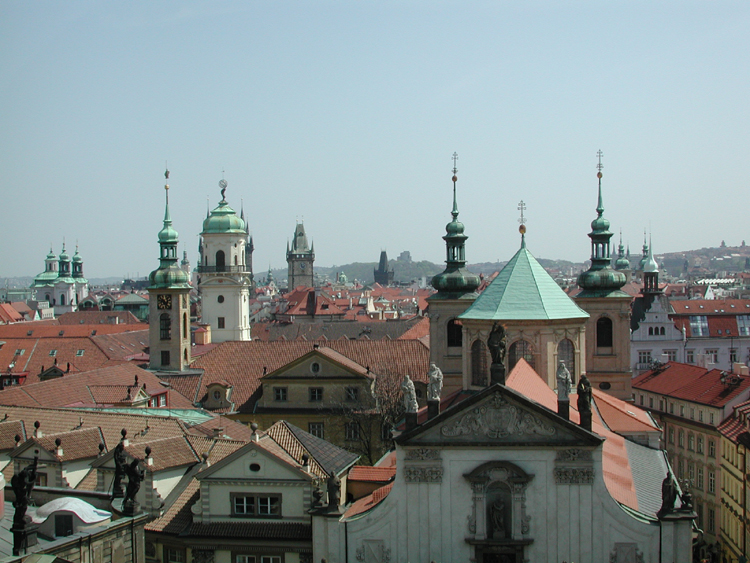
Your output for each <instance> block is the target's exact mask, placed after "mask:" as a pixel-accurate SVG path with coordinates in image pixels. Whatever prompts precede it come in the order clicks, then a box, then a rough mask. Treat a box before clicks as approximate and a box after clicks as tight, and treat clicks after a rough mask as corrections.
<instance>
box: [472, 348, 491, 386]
mask: <svg viewBox="0 0 750 563" xmlns="http://www.w3.org/2000/svg"><path fill="white" fill-rule="evenodd" d="M471 384H472V385H480V386H482V387H484V386H485V385H487V346H485V344H484V342H482V341H481V340H475V341H474V344H472V345H471Z"/></svg>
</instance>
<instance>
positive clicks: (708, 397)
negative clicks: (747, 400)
mask: <svg viewBox="0 0 750 563" xmlns="http://www.w3.org/2000/svg"><path fill="white" fill-rule="evenodd" d="M722 378H724V379H725V382H724V383H722V381H721V380H722ZM633 389H638V390H641V391H648V392H650V393H658V394H660V395H665V396H668V397H673V398H675V399H684V400H686V401H691V402H693V403H699V404H702V405H707V406H711V407H718V408H721V407H724V406H725V405H726V404H727V403H729V402H730V401H733V400H734V399H736V398H737V397H739V396H744V397H748V395H749V390H750V377H748V376H740V375H733V374H729V376H727V375H726V372H723V371H722V370H719V369H712V370H708V369H706V368H702V367H700V366H694V365H691V364H683V363H679V362H669V363H667V364H665V365H663V366H660V367H659V368H657V369H653V370H649V371H647V372H646V373H643V374H641V375H639V376H638V377H636V378H635V379H633Z"/></svg>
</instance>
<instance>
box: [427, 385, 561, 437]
mask: <svg viewBox="0 0 750 563" xmlns="http://www.w3.org/2000/svg"><path fill="white" fill-rule="evenodd" d="M555 432H556V430H555V428H554V427H553V426H551V425H550V424H547V423H546V422H544V421H543V420H542V419H541V418H539V417H538V416H536V415H534V414H532V413H530V412H528V411H524V410H522V409H520V408H519V407H517V406H515V405H511V404H510V403H509V402H508V401H506V400H505V399H504V398H503V397H502V395H501V394H500V393H496V394H495V395H494V396H493V397H492V399H491V400H490V401H489V402H488V403H485V404H482V405H480V406H478V407H475V408H473V409H472V410H471V411H470V412H468V413H466V414H465V415H464V416H462V417H461V418H460V419H459V420H457V421H455V422H453V423H452V424H449V425H447V426H444V427H443V428H442V429H441V433H442V434H443V436H451V437H453V436H463V435H480V436H486V437H488V438H507V437H509V436H514V437H524V436H530V435H539V436H552V435H554V434H555Z"/></svg>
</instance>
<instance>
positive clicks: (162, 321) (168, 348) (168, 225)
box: [148, 170, 191, 371]
mask: <svg viewBox="0 0 750 563" xmlns="http://www.w3.org/2000/svg"><path fill="white" fill-rule="evenodd" d="M164 177H165V178H166V179H167V181H169V170H167V171H166V172H165V173H164ZM164 190H165V193H166V208H165V211H164V227H163V228H162V230H161V231H159V248H160V256H159V267H158V268H157V269H156V270H154V271H153V272H151V274H150V275H149V287H148V292H149V297H150V298H149V356H150V360H149V368H150V369H152V370H160V371H183V370H184V369H186V368H187V367H188V366H189V365H190V362H191V357H190V346H191V344H190V297H189V293H190V284H189V283H188V274H187V273H186V272H185V271H184V270H183V269H181V268H180V266H179V265H178V263H177V243H178V238H177V231H175V230H174V229H173V228H172V218H171V217H170V215H169V184H165V186H164Z"/></svg>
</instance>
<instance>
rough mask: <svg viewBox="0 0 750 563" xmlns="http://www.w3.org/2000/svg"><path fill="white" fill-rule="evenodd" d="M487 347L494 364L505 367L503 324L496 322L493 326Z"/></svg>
mask: <svg viewBox="0 0 750 563" xmlns="http://www.w3.org/2000/svg"><path fill="white" fill-rule="evenodd" d="M487 347H488V348H489V349H490V355H491V356H492V363H493V364H499V365H505V329H504V328H503V326H502V325H501V324H498V323H497V322H496V323H495V324H493V325H492V331H491V332H490V336H489V338H487Z"/></svg>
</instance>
